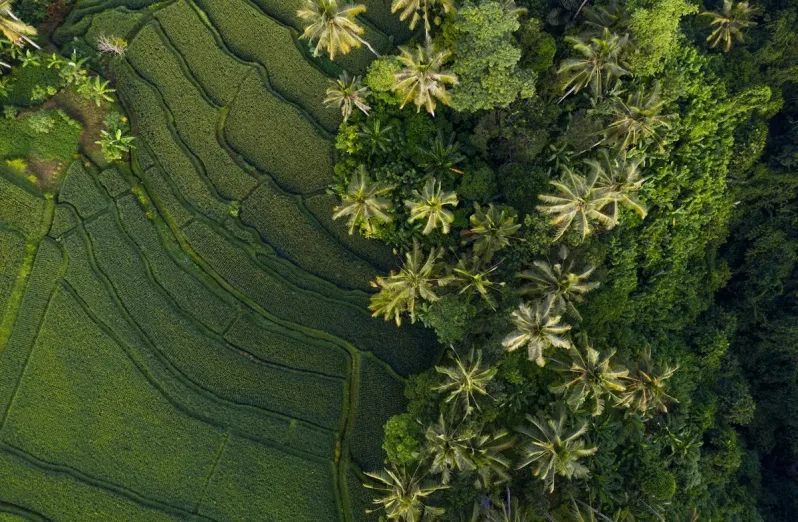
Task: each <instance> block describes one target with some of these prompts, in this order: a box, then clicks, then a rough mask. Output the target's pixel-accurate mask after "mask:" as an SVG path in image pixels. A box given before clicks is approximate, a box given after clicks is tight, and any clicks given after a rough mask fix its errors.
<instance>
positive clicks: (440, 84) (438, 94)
mask: <svg viewBox="0 0 798 522" xmlns="http://www.w3.org/2000/svg"><path fill="white" fill-rule="evenodd" d="M399 52H400V53H401V54H400V55H399V62H400V63H402V64H403V65H404V67H403V68H402V69H401V70H399V71H397V72H396V73H394V81H395V83H394V87H393V88H394V90H395V91H397V92H398V93H399V94H401V95H402V96H403V100H402V105H401V106H402V107H404V106H405V105H407V103H408V102H409V101H411V100H412V101H413V103H414V104H415V105H416V108H417V110H419V111H420V110H421V107H424V108H425V109H426V110H427V112H429V113H430V114H432V115H433V116H434V115H435V107H436V105H437V102H438V101H440V102H441V103H443V104H444V105H449V93H448V92H446V85H455V84H457V76H455V75H454V74H452V73H450V72H449V71H443V70H441V69H442V68H443V65H444V64H445V63H446V61H447V60H448V59H449V58H450V57H451V55H452V53H451V51H448V50H443V51H436V50H435V49H434V47H433V45H432V40H430V39H429V38H428V39H427V43H426V44H425V45H424V46H421V45H420V44H419V45H417V46H416V48H415V49H410V48H409V47H406V46H402V47H400V48H399Z"/></svg>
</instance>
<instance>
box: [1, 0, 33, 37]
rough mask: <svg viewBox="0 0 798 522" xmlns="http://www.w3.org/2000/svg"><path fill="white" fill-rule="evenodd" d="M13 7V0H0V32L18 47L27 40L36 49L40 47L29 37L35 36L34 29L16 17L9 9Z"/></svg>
mask: <svg viewBox="0 0 798 522" xmlns="http://www.w3.org/2000/svg"><path fill="white" fill-rule="evenodd" d="M13 7H14V0H0V33H2V34H3V36H5V37H6V38H7V39H8V40H9V41H10V42H11V43H12V44H14V45H17V46H19V47H22V46H23V45H25V42H27V43H29V44H30V45H32V46H33V47H35V48H36V49H41V47H39V46H38V45H36V42H34V41H33V40H31V39H30V38H29V37H30V36H36V29H35V28H34V27H33V26H30V25H28V24H26V23H24V22H23V21H22V20H20V19H19V18H17V17H16V15H15V14H14V13H13V12H12V11H11V9H12V8H13Z"/></svg>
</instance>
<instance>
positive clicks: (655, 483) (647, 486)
mask: <svg viewBox="0 0 798 522" xmlns="http://www.w3.org/2000/svg"><path fill="white" fill-rule="evenodd" d="M640 490H641V491H642V492H643V494H644V495H646V496H648V497H649V498H651V499H653V500H654V501H655V502H664V501H666V500H670V499H671V498H673V495H674V494H675V493H676V478H675V477H674V476H673V473H671V472H670V471H665V470H662V469H657V470H653V469H652V470H650V471H649V473H648V474H646V475H645V476H644V477H643V478H642V480H641V481H640Z"/></svg>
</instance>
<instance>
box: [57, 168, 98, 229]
mask: <svg viewBox="0 0 798 522" xmlns="http://www.w3.org/2000/svg"><path fill="white" fill-rule="evenodd" d="M58 201H59V202H61V203H69V204H71V205H72V206H74V207H75V209H76V210H77V211H78V215H79V216H80V217H81V218H83V219H86V218H89V217H91V216H93V215H95V214H97V213H98V212H100V211H101V210H104V209H105V208H107V207H108V198H107V197H106V196H105V193H104V192H103V191H102V189H100V188H99V187H98V186H97V184H96V183H95V181H94V178H93V177H92V176H91V175H90V174H89V173H88V172H86V170H85V169H84V168H83V164H82V163H81V162H80V161H73V162H72V165H70V166H69V169H67V172H66V179H65V180H64V182H63V184H62V185H61V190H60V191H59V193H58Z"/></svg>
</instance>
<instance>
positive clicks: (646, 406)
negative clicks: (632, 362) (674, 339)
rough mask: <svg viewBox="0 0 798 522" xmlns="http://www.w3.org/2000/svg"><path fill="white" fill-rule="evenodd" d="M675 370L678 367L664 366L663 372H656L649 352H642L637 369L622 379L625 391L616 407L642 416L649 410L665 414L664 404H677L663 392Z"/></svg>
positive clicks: (665, 407)
mask: <svg viewBox="0 0 798 522" xmlns="http://www.w3.org/2000/svg"><path fill="white" fill-rule="evenodd" d="M676 370H678V366H677V367H671V366H665V369H664V370H662V371H661V372H657V371H656V370H654V364H653V362H652V360H651V350H646V351H644V352H643V355H642V356H641V357H640V361H639V362H638V364H637V369H636V370H635V371H634V372H632V373H630V374H629V375H628V376H627V377H625V378H624V381H625V382H626V390H625V391H624V392H623V393H621V396H620V399H619V400H618V406H623V407H626V408H630V409H634V410H637V411H639V412H641V413H644V414H645V413H647V412H649V411H650V410H654V411H657V412H661V413H667V412H668V407H667V405H666V402H668V401H672V402H678V401H677V400H676V399H675V398H674V397H671V396H670V395H668V394H667V393H666V392H665V390H666V388H667V386H666V384H665V381H666V380H668V379H670V378H671V377H673V374H674V373H676Z"/></svg>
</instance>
